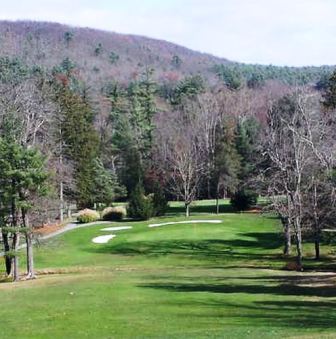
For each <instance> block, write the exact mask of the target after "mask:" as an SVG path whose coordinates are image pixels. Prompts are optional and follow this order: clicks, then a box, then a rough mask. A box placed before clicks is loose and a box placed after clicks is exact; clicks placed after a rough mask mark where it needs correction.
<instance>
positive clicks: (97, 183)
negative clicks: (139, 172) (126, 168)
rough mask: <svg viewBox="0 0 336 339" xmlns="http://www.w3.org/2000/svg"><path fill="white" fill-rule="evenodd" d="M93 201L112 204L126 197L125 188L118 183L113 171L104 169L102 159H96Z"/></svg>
mask: <svg viewBox="0 0 336 339" xmlns="http://www.w3.org/2000/svg"><path fill="white" fill-rule="evenodd" d="M92 186H93V191H92V199H93V201H94V202H96V203H103V204H105V205H109V204H111V203H112V202H113V201H114V200H115V199H118V198H122V197H124V196H125V195H126V191H125V187H123V186H121V185H120V184H119V183H118V179H117V177H116V175H115V174H114V173H113V171H111V170H109V169H107V168H105V167H104V164H103V162H102V161H101V160H100V159H98V158H97V159H95V166H94V176H93V185H92Z"/></svg>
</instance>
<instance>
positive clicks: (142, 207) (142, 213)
mask: <svg viewBox="0 0 336 339" xmlns="http://www.w3.org/2000/svg"><path fill="white" fill-rule="evenodd" d="M127 211H128V215H129V217H131V218H134V219H138V220H148V219H149V218H150V217H152V216H153V203H152V199H151V198H150V197H146V196H145V193H144V189H143V187H142V186H141V185H140V184H138V185H137V186H136V187H135V189H134V191H133V192H132V193H131V196H130V200H129V203H128V208H127Z"/></svg>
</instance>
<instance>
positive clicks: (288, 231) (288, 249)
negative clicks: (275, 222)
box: [281, 217, 292, 256]
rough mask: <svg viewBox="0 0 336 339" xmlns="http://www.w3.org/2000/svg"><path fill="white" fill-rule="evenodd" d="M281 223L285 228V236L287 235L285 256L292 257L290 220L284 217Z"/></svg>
mask: <svg viewBox="0 0 336 339" xmlns="http://www.w3.org/2000/svg"><path fill="white" fill-rule="evenodd" d="M281 221H282V224H283V227H284V234H285V247H284V255H286V256H288V255H290V252H291V245H292V239H291V229H290V223H289V219H288V218H286V217H282V218H281Z"/></svg>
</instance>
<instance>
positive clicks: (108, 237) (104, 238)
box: [92, 234, 116, 244]
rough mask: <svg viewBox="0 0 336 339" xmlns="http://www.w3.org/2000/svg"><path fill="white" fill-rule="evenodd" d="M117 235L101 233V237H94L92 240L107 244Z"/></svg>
mask: <svg viewBox="0 0 336 339" xmlns="http://www.w3.org/2000/svg"><path fill="white" fill-rule="evenodd" d="M115 236H116V235H115V234H109V235H101V236H99V237H96V238H93V239H92V242H94V243H95V244H106V243H107V242H108V241H109V240H111V239H113V238H114V237H115Z"/></svg>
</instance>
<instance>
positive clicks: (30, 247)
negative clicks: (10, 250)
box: [26, 230, 35, 279]
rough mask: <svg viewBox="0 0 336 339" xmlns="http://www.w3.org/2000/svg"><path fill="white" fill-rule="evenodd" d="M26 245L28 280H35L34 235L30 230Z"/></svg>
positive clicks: (27, 234)
mask: <svg viewBox="0 0 336 339" xmlns="http://www.w3.org/2000/svg"><path fill="white" fill-rule="evenodd" d="M26 244H27V278H28V279H34V278H35V272H34V254H33V234H32V232H31V231H30V230H29V231H27V233H26Z"/></svg>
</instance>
